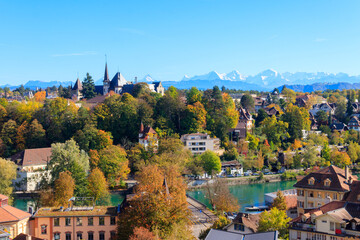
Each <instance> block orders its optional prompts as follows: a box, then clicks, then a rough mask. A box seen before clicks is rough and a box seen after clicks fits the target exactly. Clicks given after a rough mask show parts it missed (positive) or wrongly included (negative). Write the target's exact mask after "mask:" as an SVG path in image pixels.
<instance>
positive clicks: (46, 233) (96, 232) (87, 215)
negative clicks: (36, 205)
mask: <svg viewBox="0 0 360 240" xmlns="http://www.w3.org/2000/svg"><path fill="white" fill-rule="evenodd" d="M117 214H118V212H117V208H116V207H106V206H96V207H69V208H66V209H64V208H62V207H60V208H58V207H54V208H40V209H39V210H38V211H37V212H36V213H35V214H34V216H33V217H32V219H31V221H30V229H31V232H30V234H31V235H32V236H35V237H38V238H43V239H48V240H60V239H62V240H81V239H82V240H110V239H115V238H116V227H117V226H116V222H117Z"/></svg>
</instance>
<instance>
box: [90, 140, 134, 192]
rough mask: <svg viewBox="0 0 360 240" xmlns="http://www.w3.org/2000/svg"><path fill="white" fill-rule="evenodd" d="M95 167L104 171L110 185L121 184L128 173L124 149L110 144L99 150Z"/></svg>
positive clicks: (127, 162)
mask: <svg viewBox="0 0 360 240" xmlns="http://www.w3.org/2000/svg"><path fill="white" fill-rule="evenodd" d="M97 167H98V168H99V169H100V170H101V171H102V172H103V173H104V175H105V178H106V179H107V181H108V183H109V184H110V186H112V187H114V186H116V185H118V184H121V183H122V181H123V180H125V179H126V177H127V175H128V174H129V173H130V169H129V161H128V160H127V158H126V151H125V150H124V149H123V148H122V147H119V146H115V145H110V146H108V147H106V148H104V149H102V150H100V151H99V163H98V165H97Z"/></svg>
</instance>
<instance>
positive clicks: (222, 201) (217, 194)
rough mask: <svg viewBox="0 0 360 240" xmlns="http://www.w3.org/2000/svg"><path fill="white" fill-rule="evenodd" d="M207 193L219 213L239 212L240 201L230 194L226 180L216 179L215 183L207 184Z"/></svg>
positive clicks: (214, 208)
mask: <svg viewBox="0 0 360 240" xmlns="http://www.w3.org/2000/svg"><path fill="white" fill-rule="evenodd" d="M205 191H206V197H207V198H208V199H209V201H210V204H211V205H212V207H213V210H216V211H217V212H219V213H222V212H237V211H238V210H239V204H238V201H237V199H236V198H235V197H234V196H233V195H232V194H231V193H230V190H229V187H228V185H227V183H226V180H224V179H221V178H216V179H215V180H214V181H213V183H211V184H210V183H207V185H206V190H205Z"/></svg>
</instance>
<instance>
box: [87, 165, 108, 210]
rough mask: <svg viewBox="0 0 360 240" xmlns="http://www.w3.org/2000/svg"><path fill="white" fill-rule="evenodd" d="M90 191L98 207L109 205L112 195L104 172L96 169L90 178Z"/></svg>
mask: <svg viewBox="0 0 360 240" xmlns="http://www.w3.org/2000/svg"><path fill="white" fill-rule="evenodd" d="M88 190H89V194H90V196H92V197H93V198H94V200H95V202H96V203H97V204H98V205H105V206H107V205H109V203H110V193H109V190H108V184H107V182H106V179H105V177H104V174H103V172H102V171H101V170H100V169H98V168H95V169H93V170H92V171H91V173H90V174H89V176H88Z"/></svg>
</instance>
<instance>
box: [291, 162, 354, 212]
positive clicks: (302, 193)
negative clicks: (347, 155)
mask: <svg viewBox="0 0 360 240" xmlns="http://www.w3.org/2000/svg"><path fill="white" fill-rule="evenodd" d="M353 180H357V177H356V176H353V175H351V174H350V173H349V169H348V167H346V169H345V170H344V169H341V168H338V167H336V166H333V165H331V166H329V167H326V168H323V169H320V170H318V171H316V172H313V173H310V174H308V175H307V176H305V177H304V178H302V179H301V180H299V181H298V182H297V183H296V184H295V185H294V187H295V188H296V191H297V195H298V196H297V211H298V214H300V215H301V214H304V213H305V212H306V211H307V210H309V209H315V208H318V207H321V206H322V205H324V204H326V203H329V202H331V201H336V200H342V199H343V198H344V196H345V194H346V193H348V192H349V191H350V185H351V184H352V182H353Z"/></svg>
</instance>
